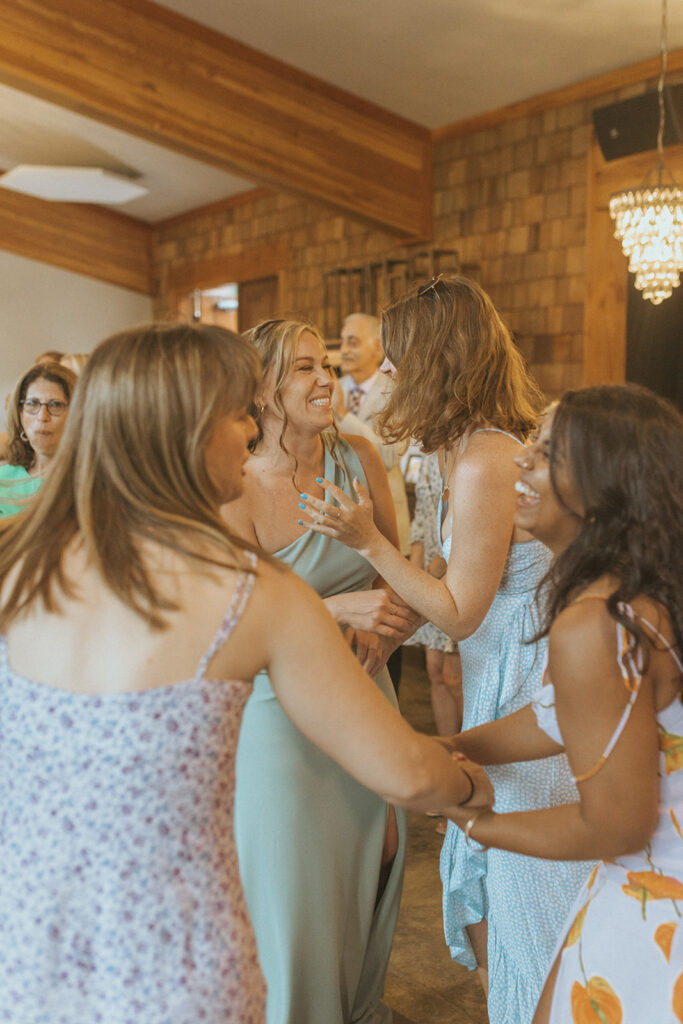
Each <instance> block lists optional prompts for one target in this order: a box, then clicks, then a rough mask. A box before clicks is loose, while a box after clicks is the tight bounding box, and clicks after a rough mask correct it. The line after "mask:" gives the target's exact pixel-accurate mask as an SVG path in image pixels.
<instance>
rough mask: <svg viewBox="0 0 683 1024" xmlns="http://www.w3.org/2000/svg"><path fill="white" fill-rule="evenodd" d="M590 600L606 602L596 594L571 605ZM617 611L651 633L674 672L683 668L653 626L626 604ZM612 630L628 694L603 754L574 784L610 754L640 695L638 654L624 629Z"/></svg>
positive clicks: (587, 776) (595, 770)
mask: <svg viewBox="0 0 683 1024" xmlns="http://www.w3.org/2000/svg"><path fill="white" fill-rule="evenodd" d="M590 600H595V601H606V600H607V598H605V597H602V595H600V594H581V595H580V596H579V597H577V598H576V600H575V601H574V602H573V603H574V604H578V603H579V601H590ZM617 608H618V609H619V611H620V612H621V613H622V615H625V616H627V617H628V618H629V619H631V621H632V622H635V620H636V619H638V620H639V621H640V622H642V623H643V625H644V626H647V627H648V630H649V631H650V632H651V633H653V634H654V635H655V636H656V637H657V639H658V640H660V641H661V643H662V644H663V645H664V648H665V650H667V651H668V652H669V654H670V655H671V657H672V658H673V659H674V661H675V663H676V665H677V666H678V668H679V669H680V670H681V671H682V672H683V664H682V663H681V660H680V658H679V657H678V655H677V654H676V651H675V650H674V649H673V647H672V645H671V644H670V643H669V642H668V641H667V639H666V637H664V636H662V634H661V633H660V632H659V630H658V629H657V628H656V627H655V626H653V625H652V623H651V622H648V620H647V619H646V618H644V617H643V616H642V615H638V613H637V612H635V611H634V610H633V608H632V607H631V605H630V604H626V602H624V601H620V602H619V604H618V605H617ZM616 627H617V648H618V654H617V663H618V665H619V670H620V672H621V677H622V679H623V681H624V686H625V687H626V689H627V690H628V691H629V699H628V702H627V704H626V707H625V708H624V711H623V713H622V715H621V718H620V719H619V721H618V723H617V727H616V729H615V730H614V732H613V733H612V735H611V737H610V740H609V742H608V744H607V746H606V747H605V749H604V751H603V752H602V755H601V757H600V759H599V760H598V762H597V763H596V764H595V765H594V766H593V767H592V768H591V770H590V771H588V772H585V773H584V774H582V775H575V776H574V782H585V781H586V779H592V778H593V776H594V775H596V774H597V773H598V772H599V771H600V769H601V768H602V766H603V764H604V763H605V761H606V760H607V758H608V757H609V756H610V754H611V753H612V751H613V750H614V747H615V744H616V742H617V740H618V739H619V737H620V736H621V734H622V732H623V731H624V729H625V728H626V723H627V722H628V720H629V718H630V716H631V712H632V711H633V705H634V704H635V702H636V698H637V696H638V694H639V693H640V687H641V683H642V681H643V676H642V672H643V662H642V655H641V652H640V651H638V653H637V656H634V652H633V649H632V647H631V643H630V641H629V636H628V633H627V631H626V629H625V627H624V626H622V624H621V623H620V622H618V623H616Z"/></svg>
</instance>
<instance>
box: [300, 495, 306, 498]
mask: <svg viewBox="0 0 683 1024" xmlns="http://www.w3.org/2000/svg"><path fill="white" fill-rule="evenodd" d="M299 497H300V498H307V497H308V495H307V494H300V495H299Z"/></svg>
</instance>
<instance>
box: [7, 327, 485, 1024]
mask: <svg viewBox="0 0 683 1024" xmlns="http://www.w3.org/2000/svg"><path fill="white" fill-rule="evenodd" d="M260 380H261V370H260V365H259V359H258V356H257V354H256V352H255V350H254V349H253V347H252V346H250V345H249V344H247V343H246V342H245V341H244V340H243V339H241V338H239V337H238V336H236V335H234V334H232V333H231V332H229V331H225V330H222V329H221V328H218V327H211V326H201V325H199V326H190V325H173V324H171V325H169V324H159V325H154V324H153V325H148V326H144V327H141V328H136V329H133V330H130V331H127V332H124V333H123V334H119V335H115V336H114V337H112V338H110V339H108V340H107V341H105V342H103V343H102V344H101V345H100V346H98V348H97V349H96V350H95V351H94V352H93V354H92V356H91V357H90V359H89V361H88V363H87V365H86V367H85V368H84V370H83V373H82V375H81V379H80V383H79V386H78V388H77V389H76V392H75V393H74V398H73V401H72V405H71V410H70V415H69V421H68V423H67V427H66V430H65V433H64V437H63V438H62V443H61V446H60V450H59V453H58V455H57V457H56V460H55V463H54V465H53V466H52V468H51V470H50V473H49V474H48V476H47V478H46V480H45V483H44V485H43V490H42V492H41V495H40V499H39V500H38V501H36V502H34V503H32V504H31V506H30V507H29V508H28V509H27V510H26V511H25V512H24V513H23V514H22V515H21V516H16V517H14V518H13V519H11V520H9V521H8V522H7V523H6V524H5V525H4V526H3V529H2V531H0V631H1V635H0V703H1V706H2V722H1V725H0V765H2V826H1V828H0V862H1V863H2V871H1V872H0V991H1V992H2V994H3V1000H4V1002H3V1008H8V1009H9V1010H10V1011H11V1013H12V1015H13V1016H14V1018H15V1019H16V1020H20V1021H22V1022H23V1021H38V1020H49V1021H50V1024H83V1022H84V1021H88V1022H91V1021H93V1022H94V1021H96V1020H103V1021H114V1020H116V1021H123V1020H126V1021H127V1020H144V1022H145V1024H167V1022H168V1021H173V1024H197V1022H198V1021H200V1020H201V1021H204V1022H205V1024H228V1022H230V1024H263V1021H264V1019H265V1017H264V1003H265V990H264V985H263V980H262V977H261V973H260V970H259V966H258V958H257V953H256V947H255V943H254V938H253V933H252V931H251V926H250V924H249V920H248V915H247V912H246V907H245V903H244V896H243V893H242V888H241V883H240V878H239V871H238V866H237V856H236V850H235V843H234V836H233V796H234V757H235V748H236V745H237V736H238V732H239V725H240V718H241V714H242V711H243V708H244V704H245V703H246V700H247V698H248V697H249V694H250V692H251V686H252V680H253V678H254V676H255V675H256V674H257V673H258V672H260V671H261V670H263V669H267V670H268V673H269V677H270V679H271V680H272V682H273V686H274V688H275V691H276V693H277V695H278V699H279V701H280V703H281V704H282V706H283V708H284V709H285V711H286V712H287V714H288V715H290V716H291V718H292V721H293V722H294V723H295V724H296V726H297V727H298V728H299V729H300V730H301V731H302V733H303V734H304V735H306V736H307V737H308V738H310V739H311V740H312V741H314V742H316V743H318V744H320V746H321V747H322V749H323V750H325V752H326V753H327V754H328V755H330V756H331V757H332V758H335V759H337V760H338V761H339V762H340V763H341V764H342V765H343V766H344V767H345V768H346V769H347V770H348V771H350V772H351V773H353V774H354V776H355V777H356V778H357V779H358V781H359V782H360V783H361V784H364V785H367V786H369V787H370V788H372V789H374V790H376V791H379V792H380V793H382V794H383V796H384V797H385V799H388V800H390V801H391V802H395V803H398V804H403V805H406V806H415V807H416V808H425V807H431V806H436V807H437V808H440V809H442V810H444V812H446V813H453V811H454V809H455V804H456V803H457V802H458V801H461V800H464V801H466V802H467V803H468V806H472V805H473V804H474V805H482V804H484V803H486V801H487V800H490V798H491V789H490V786H489V785H488V784H487V781H486V777H485V775H484V774H483V771H482V770H481V769H479V768H478V767H477V766H475V765H471V764H470V763H469V762H467V761H465V762H464V763H461V764H458V763H457V762H456V761H455V760H454V759H453V758H452V757H451V756H450V755H449V754H448V753H447V752H446V751H445V750H444V748H443V747H439V746H438V744H437V743H436V742H435V741H433V740H431V739H429V738H428V737H422V736H419V735H418V734H416V733H414V732H413V731H412V730H411V729H410V728H409V726H408V725H407V724H406V723H405V722H404V721H403V720H402V719H401V717H400V715H399V714H398V712H397V711H396V710H395V709H394V708H392V707H391V706H390V704H389V703H388V701H387V700H386V699H385V698H384V697H383V696H382V695H381V694H380V692H379V691H378V689H377V687H376V686H375V685H374V684H373V683H372V681H371V680H370V679H369V677H368V676H367V675H366V673H365V672H363V670H362V668H361V666H360V665H359V663H358V661H357V660H356V658H354V656H353V655H352V653H351V652H350V651H349V649H348V647H347V646H346V645H345V643H344V641H343V639H342V637H341V636H340V635H339V631H338V629H337V627H336V626H335V623H334V621H333V620H332V619H331V617H330V615H329V614H328V612H327V611H326V610H325V608H324V606H323V605H322V602H321V601H320V600H319V598H318V597H317V596H316V595H315V594H314V593H313V592H312V591H311V590H310V588H309V587H307V586H306V585H305V584H304V583H302V582H301V580H299V579H298V578H297V577H296V576H295V575H294V574H293V573H290V572H288V571H287V570H285V569H284V568H282V567H281V566H279V565H277V564H275V563H274V561H273V560H272V559H269V558H268V557H267V556H260V557H258V556H257V555H256V553H255V552H254V551H253V550H252V548H251V547H250V545H248V544H246V543H245V542H244V541H242V540H240V539H239V538H237V537H236V536H234V535H233V534H232V533H231V532H230V531H229V530H228V528H227V527H226V525H225V522H224V521H223V520H222V518H221V516H220V512H219V508H220V506H221V504H223V503H225V502H229V501H231V500H232V499H234V498H237V497H238V496H239V494H240V493H241V490H242V486H243V477H244V466H245V463H246V461H247V459H248V457H249V451H248V448H247V445H248V442H249V441H250V440H251V438H252V437H253V436H254V434H255V425H254V422H253V420H252V419H251V417H250V415H249V412H248V407H249V405H250V403H251V401H252V399H253V396H254V393H255V391H256V389H257V387H259V386H260ZM226 609H227V611H226ZM331 665H332V666H334V671H330V666H331ZM463 769H464V770H463Z"/></svg>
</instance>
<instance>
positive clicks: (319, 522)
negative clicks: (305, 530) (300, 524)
mask: <svg viewBox="0 0 683 1024" xmlns="http://www.w3.org/2000/svg"><path fill="white" fill-rule="evenodd" d="M313 522H314V523H315V525H316V526H320V524H321V523H322V519H321V518H320V516H316V517H315V519H314V520H313Z"/></svg>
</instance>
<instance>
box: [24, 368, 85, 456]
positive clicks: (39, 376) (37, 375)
mask: <svg viewBox="0 0 683 1024" xmlns="http://www.w3.org/2000/svg"><path fill="white" fill-rule="evenodd" d="M37 380H49V381H51V383H53V384H58V385H59V387H60V388H61V389H62V391H63V392H64V401H65V402H66V403H67V405H69V404H70V403H71V396H72V395H73V393H74V388H75V387H76V383H77V377H76V374H75V373H74V372H73V370H70V369H69V367H68V366H61V365H60V364H59V363H50V362H44V363H36V364H35V366H32V367H31V368H30V369H29V370H27V371H26V373H24V374H23V375H22V376H21V377H20V378H19V380H18V381H17V383H16V384H15V386H14V391H13V392H12V394H11V396H10V400H9V405H8V407H7V437H8V453H7V461H8V462H9V464H10V465H11V466H23V467H24V469H30V468H31V466H32V465H33V461H34V459H35V457H36V455H35V452H34V451H33V448H32V447H31V444H30V442H29V441H28V440H26V439H25V434H24V428H23V426H22V423H21V403H22V402H23V401H24V399H25V398H26V392H27V391H28V389H29V387H30V385H31V384H35V382H36V381H37ZM22 435H23V436H22Z"/></svg>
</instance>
